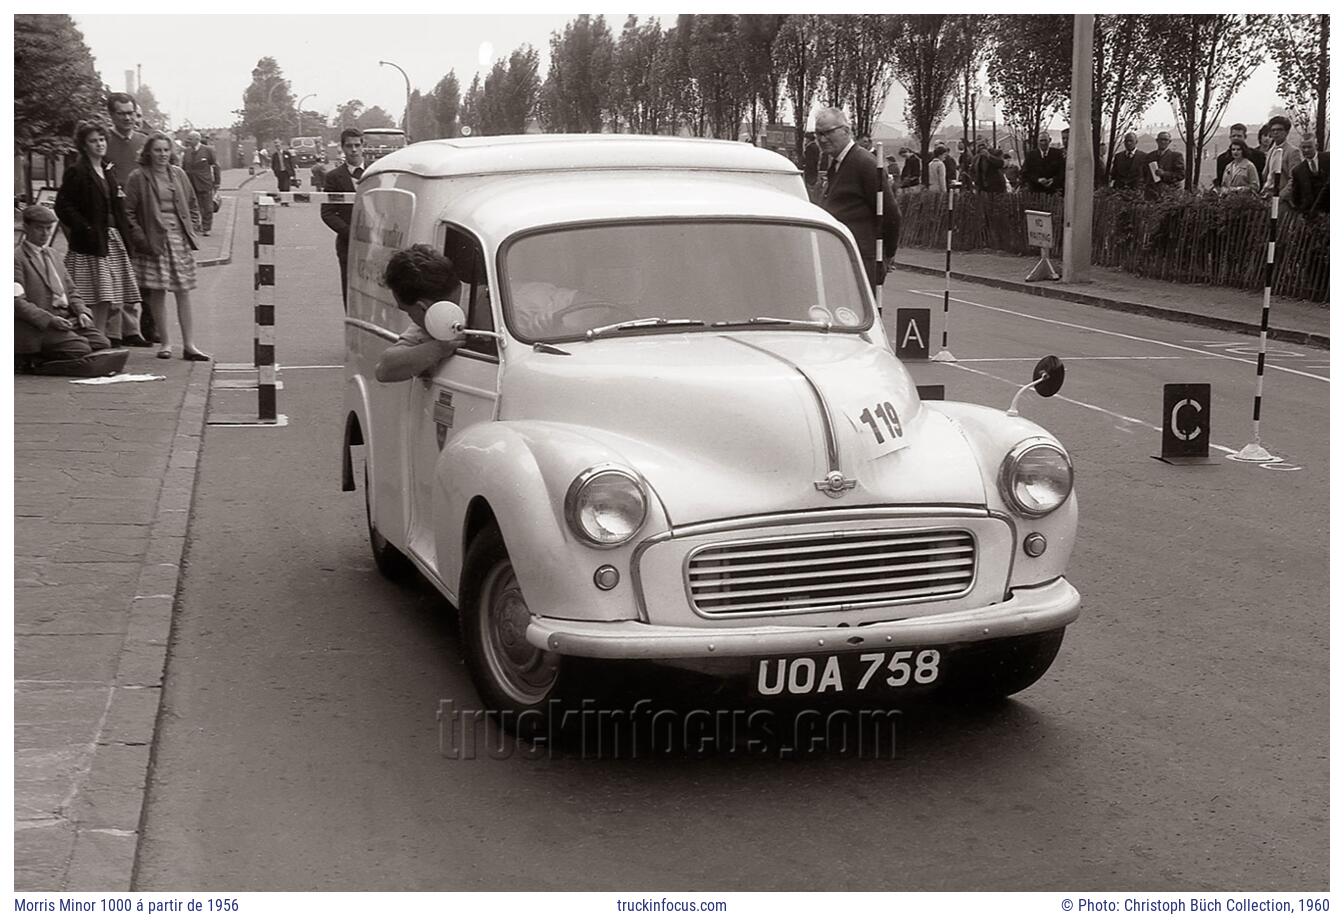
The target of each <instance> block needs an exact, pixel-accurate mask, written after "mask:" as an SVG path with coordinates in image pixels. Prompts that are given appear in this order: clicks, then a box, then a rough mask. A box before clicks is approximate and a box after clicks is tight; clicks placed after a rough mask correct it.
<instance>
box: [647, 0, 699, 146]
mask: <svg viewBox="0 0 1344 920" xmlns="http://www.w3.org/2000/svg"><path fill="white" fill-rule="evenodd" d="M695 20H696V17H695V16H694V15H692V14H685V13H684V14H682V15H680V16H678V17H677V24H676V25H675V26H673V27H672V28H670V29H668V30H667V34H666V36H665V37H664V40H663V43H662V45H661V46H660V47H659V49H658V51H659V56H658V80H659V82H660V83H661V84H662V86H663V87H664V91H665V92H666V94H667V103H668V111H669V114H670V115H671V118H672V120H673V122H680V123H682V124H685V125H688V126H689V127H690V128H691V131H692V133H693V134H696V135H698V136H703V135H704V133H705V125H706V115H705V104H704V100H703V99H702V98H701V96H700V87H699V84H698V83H696V80H695V76H694V74H693V72H692V69H691V48H692V47H693V45H694V33H695Z"/></svg>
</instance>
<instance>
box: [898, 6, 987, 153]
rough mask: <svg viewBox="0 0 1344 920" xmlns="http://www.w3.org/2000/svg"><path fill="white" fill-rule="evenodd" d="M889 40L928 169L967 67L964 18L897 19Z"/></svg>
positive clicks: (907, 116) (909, 122) (907, 119)
mask: <svg viewBox="0 0 1344 920" xmlns="http://www.w3.org/2000/svg"><path fill="white" fill-rule="evenodd" d="M890 34H891V47H892V48H893V49H894V51H895V62H894V68H895V74H896V79H898V80H900V81H901V85H902V86H904V87H905V90H906V93H907V96H906V100H905V122H906V124H907V125H909V126H910V127H911V128H913V129H914V132H915V136H916V137H918V138H919V147H920V160H921V161H922V162H924V163H927V162H928V161H929V146H930V144H929V141H930V139H931V138H932V137H933V132H934V129H936V128H937V127H938V125H939V124H941V123H942V120H943V117H944V116H946V115H947V110H948V108H949V107H950V106H951V102H952V94H953V90H954V89H955V88H956V84H957V74H958V73H959V72H960V68H961V66H962V64H963V63H964V59H965V52H964V49H963V47H962V46H963V43H964V42H965V41H966V33H965V30H964V29H963V28H962V23H961V20H960V17H957V16H946V15H941V14H934V15H927V16H904V15H903V16H894V17H892V23H891V33H890ZM888 89H890V84H888ZM883 98H884V99H885V98H886V97H885V94H883Z"/></svg>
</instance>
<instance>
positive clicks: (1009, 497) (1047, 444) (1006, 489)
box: [999, 437, 1073, 518]
mask: <svg viewBox="0 0 1344 920" xmlns="http://www.w3.org/2000/svg"><path fill="white" fill-rule="evenodd" d="M1040 448H1046V449H1048V450H1052V451H1054V452H1055V453H1057V454H1059V455H1060V456H1061V457H1063V458H1064V467H1065V468H1066V469H1067V470H1068V471H1069V487H1068V488H1067V489H1065V490H1064V497H1063V498H1062V499H1060V502H1059V504H1058V505H1055V506H1054V507H1053V508H1050V509H1048V510H1045V511H1041V510H1038V509H1036V508H1027V507H1025V506H1023V504H1022V503H1021V502H1020V501H1018V499H1017V493H1016V492H1015V491H1014V490H1013V476H1014V474H1015V473H1016V472H1017V466H1018V464H1019V463H1021V462H1022V458H1023V457H1025V456H1026V455H1027V454H1028V453H1030V452H1031V451H1033V450H1037V449H1040ZM999 494H1000V495H1001V496H1002V497H1003V500H1004V501H1005V502H1007V503H1008V506H1009V507H1011V508H1012V509H1013V510H1014V511H1015V512H1017V513H1018V514H1020V515H1022V516H1023V517H1029V518H1043V517H1046V516H1047V515H1051V514H1054V513H1055V512H1056V511H1058V510H1059V509H1060V508H1063V507H1064V505H1065V504H1067V503H1068V500H1069V496H1070V495H1072V494H1073V458H1072V457H1070V456H1069V452H1068V451H1067V450H1065V449H1064V447H1063V446H1062V445H1061V444H1059V443H1057V442H1055V441H1053V440H1051V439H1050V438H1043V437H1034V438H1027V439H1026V440H1025V441H1020V442H1018V443H1017V444H1016V445H1014V447H1013V449H1012V450H1010V451H1008V455H1007V456H1005V457H1004V458H1003V465H1002V466H1001V467H1000V468H999Z"/></svg>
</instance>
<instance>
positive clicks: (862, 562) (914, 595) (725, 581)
mask: <svg viewBox="0 0 1344 920" xmlns="http://www.w3.org/2000/svg"><path fill="white" fill-rule="evenodd" d="M975 554H976V545H975V537H974V535H972V534H971V533H970V532H968V531H965V530H925V531H914V532H912V531H908V530H907V531H882V530H863V531H854V532H850V533H825V534H808V535H799V536H789V537H770V538H766V539H760V540H751V541H741V542H732V543H716V544H710V545H707V546H702V547H699V548H697V549H695V550H694V551H692V552H691V554H690V557H689V558H688V559H687V562H686V590H687V594H688V595H689V596H690V599H691V603H692V605H694V607H695V608H696V610H697V611H699V612H700V613H701V614H703V615H705V616H709V617H714V616H753V615H755V616H759V615H764V614H774V613H780V614H787V613H811V612H817V611H831V610H848V609H851V608H857V607H877V606H883V605H889V604H909V603H916V602H920V601H928V600H943V599H946V598H949V597H956V596H957V595H960V594H965V593H966V592H967V591H969V590H970V588H971V585H972V583H973V582H974V581H975Z"/></svg>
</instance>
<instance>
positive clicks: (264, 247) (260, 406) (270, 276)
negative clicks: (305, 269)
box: [252, 199, 276, 422]
mask: <svg viewBox="0 0 1344 920" xmlns="http://www.w3.org/2000/svg"><path fill="white" fill-rule="evenodd" d="M273 207H274V205H270V204H262V203H261V201H260V199H258V203H257V205H256V208H255V211H254V213H255V214H256V231H257V244H256V257H257V271H256V275H255V280H254V283H253V288H254V290H255V291H256V295H255V297H254V304H255V306H254V313H255V321H256V328H255V332H254V333H253V337H252V361H253V363H254V364H255V365H256V368H257V419H258V420H259V421H262V422H274V421H275V420H276V414H275V402H276V401H275V220H274V218H273V216H272V213H271V209H272V208H273Z"/></svg>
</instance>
